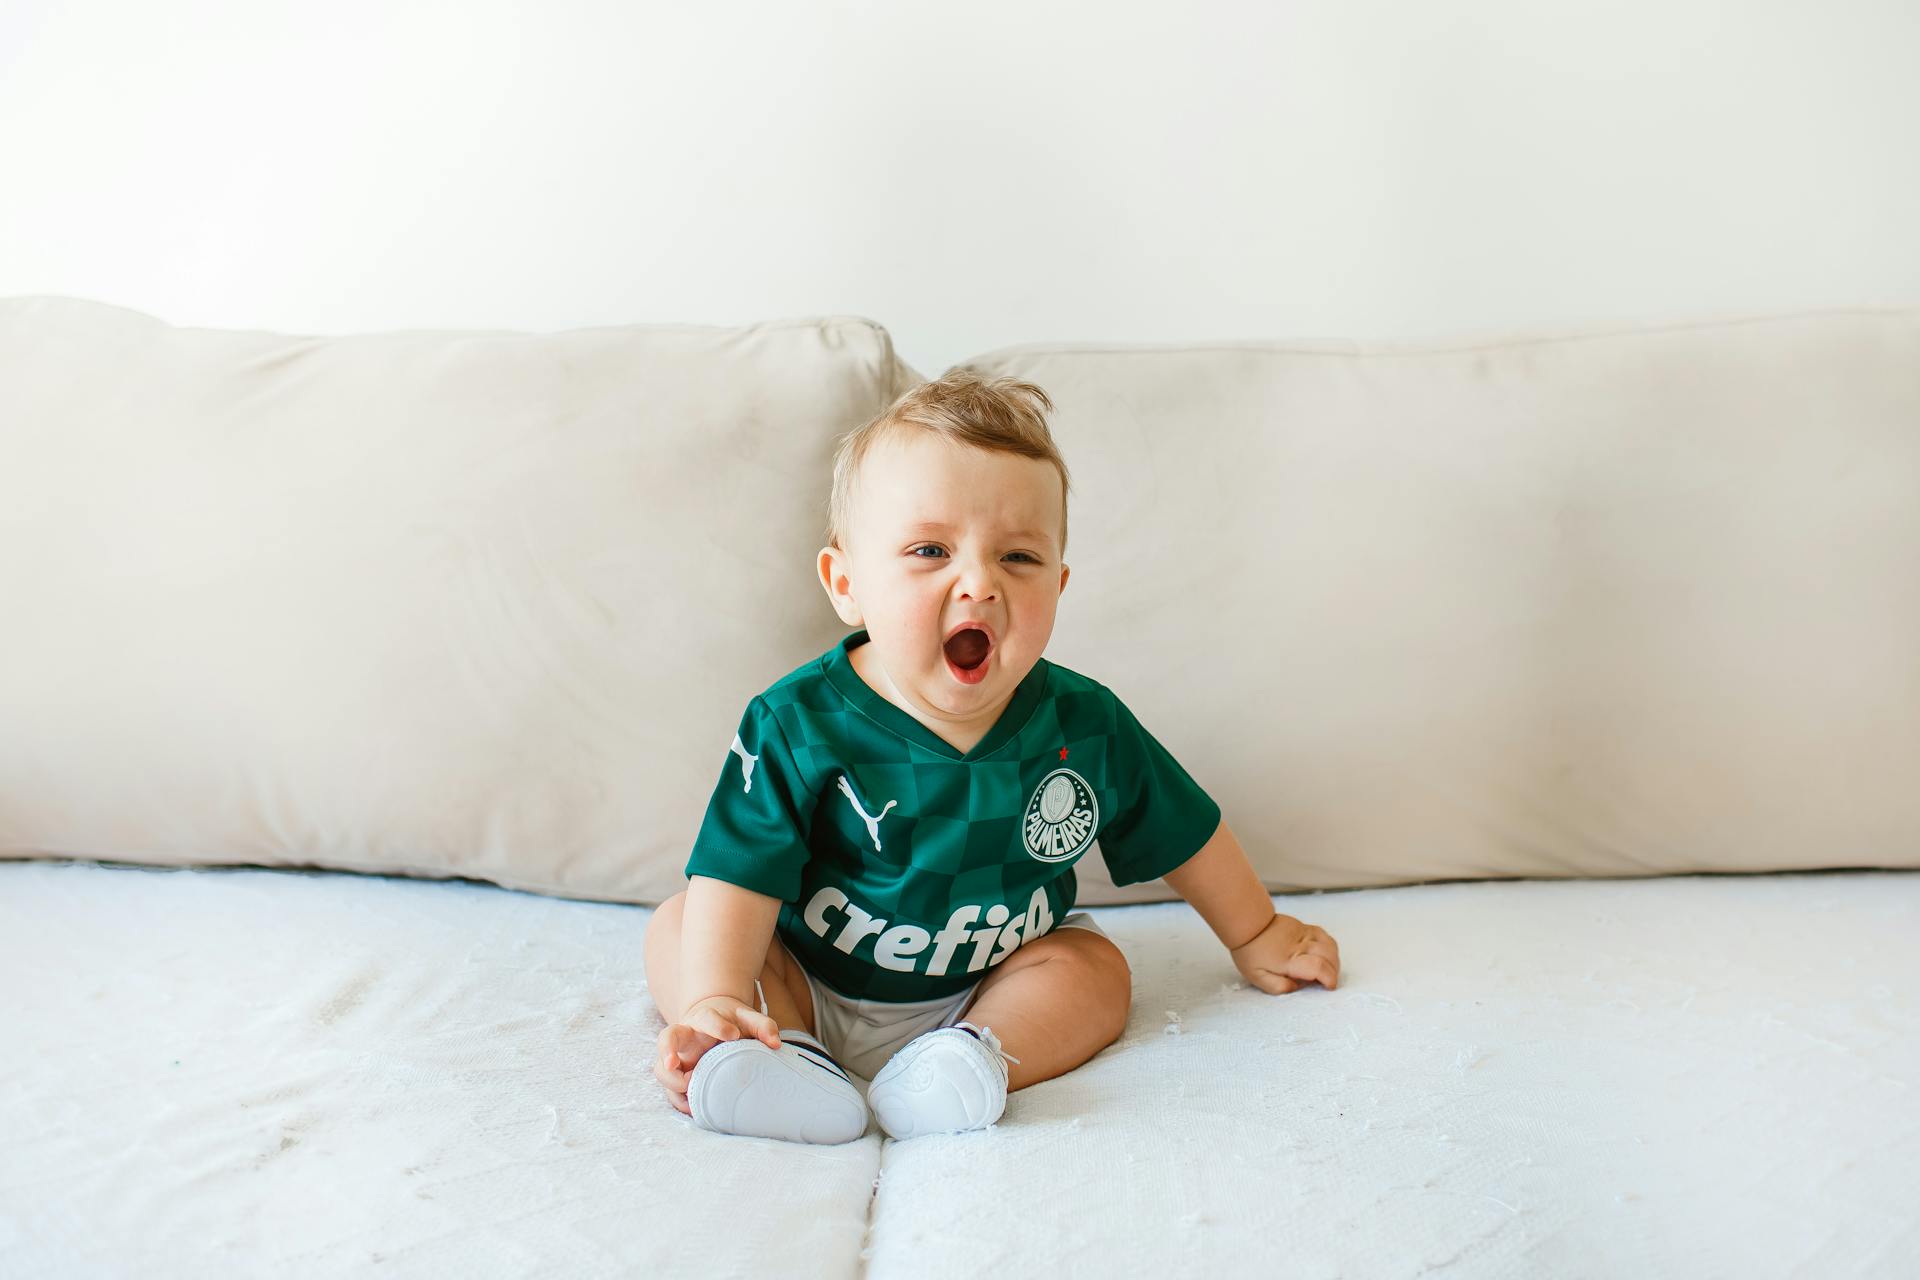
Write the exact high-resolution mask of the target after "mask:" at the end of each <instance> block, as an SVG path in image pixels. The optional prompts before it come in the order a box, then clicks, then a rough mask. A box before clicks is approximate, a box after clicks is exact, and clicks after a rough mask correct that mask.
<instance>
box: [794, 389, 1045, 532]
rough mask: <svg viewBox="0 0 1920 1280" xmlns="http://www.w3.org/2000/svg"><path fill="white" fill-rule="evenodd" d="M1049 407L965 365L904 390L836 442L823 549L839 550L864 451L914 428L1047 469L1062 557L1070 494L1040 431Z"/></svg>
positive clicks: (1032, 393) (1031, 392) (1034, 393)
mask: <svg viewBox="0 0 1920 1280" xmlns="http://www.w3.org/2000/svg"><path fill="white" fill-rule="evenodd" d="M1052 408H1053V401H1052V400H1050V399H1048V398H1047V393H1046V392H1044V391H1042V390H1041V389H1040V388H1039V387H1037V386H1035V385H1034V384H1033V383H1031V382H1021V381H1019V380H1018V379H1015V378H1007V377H1001V378H989V377H986V376H985V375H984V374H982V373H981V372H980V371H979V370H977V369H974V368H972V367H970V366H967V365H959V366H956V367H954V368H952V369H949V370H947V372H946V373H944V374H942V375H941V376H940V377H938V378H936V379H934V380H933V381H931V382H923V383H921V384H920V385H919V386H917V387H914V388H912V389H911V390H909V391H907V392H906V393H905V394H903V395H902V396H900V398H899V399H897V400H895V401H894V402H893V403H892V404H890V405H888V406H887V407H886V408H885V409H883V410H881V411H880V412H879V413H878V414H876V415H874V417H873V418H872V419H871V420H869V421H868V422H866V423H864V424H862V425H861V426H859V427H856V428H854V429H853V430H852V431H849V432H848V433H847V434H846V435H844V436H842V437H840V447H839V448H838V450H836V451H835V453H834V457H833V492H832V494H831V496H830V497H829V498H828V500H827V545H828V546H831V547H837V548H840V549H841V550H845V549H846V546H847V544H846V542H845V540H844V539H845V538H846V534H847V530H848V522H849V519H850V517H851V515H852V512H853V482H854V479H855V477H856V476H857V475H858V474H859V471H860V462H861V459H863V458H865V457H866V456H867V451H868V450H870V449H871V448H873V446H874V445H875V444H876V443H878V442H879V441H880V440H881V439H883V438H884V437H886V436H887V435H889V434H891V433H894V432H899V431H905V430H908V429H913V428H918V429H919V430H922V431H927V432H931V433H932V434H934V435H937V436H939V437H941V438H942V439H945V440H950V441H952V442H953V443H955V444H964V445H971V446H972V447H973V448H975V449H985V450H987V451H988V452H991V453H1011V454H1017V455H1018V456H1020V457H1022V458H1038V459H1040V460H1041V461H1043V462H1048V463H1051V464H1052V465H1053V469H1054V470H1055V471H1058V472H1059V473H1060V553H1061V554H1062V555H1065V554H1066V550H1067V515H1066V510H1067V495H1068V494H1069V493H1071V492H1072V491H1073V481H1072V478H1071V477H1070V476H1068V474H1067V463H1066V460H1065V459H1064V458H1062V457H1061V456H1060V450H1059V448H1058V447H1057V446H1055V444H1054V443H1053V433H1052V432H1051V431H1049V430H1048V429H1047V419H1046V414H1047V412H1048V411H1049V410H1051V409H1052Z"/></svg>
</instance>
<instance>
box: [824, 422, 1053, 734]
mask: <svg viewBox="0 0 1920 1280" xmlns="http://www.w3.org/2000/svg"><path fill="white" fill-rule="evenodd" d="M1064 503H1065V497H1064V495H1063V494H1062V493H1061V486H1060V473H1059V472H1058V471H1056V470H1054V468H1053V467H1052V466H1051V465H1050V464H1048V463H1046V462H1044V461H1042V460H1040V459H1038V458H1022V457H1017V456H1015V455H1012V454H1005V453H989V452H987V451H985V450H981V449H974V448H970V447H968V446H966V445H958V444H952V443H950V442H948V441H946V440H944V439H942V438H941V437H939V436H936V435H932V434H930V433H928V432H924V431H916V430H908V431H902V432H896V433H894V434H893V435H890V436H888V437H885V438H883V439H882V440H881V441H880V442H879V443H877V444H876V445H875V446H874V447H873V448H872V449H871V450H870V451H869V452H868V454H867V456H866V458H865V459H864V460H862V462H861V464H860V474H859V477H858V479H857V480H856V482H855V486H854V492H853V510H852V512H851V513H850V515H849V521H850V524H851V528H850V529H849V530H848V531H847V536H846V541H847V543H848V546H847V547H846V548H845V549H838V548H832V547H827V548H823V549H822V550H821V552H820V558H819V569H820V575H821V581H822V583H823V584H824V585H825V586H826V588H827V593H828V595H829V596H830V597H831V598H832V599H833V602H834V608H835V609H836V611H838V612H839V614H840V617H841V620H842V621H844V622H846V623H848V624H849V625H854V626H865V627H866V629H867V631H868V634H869V636H870V643H871V647H872V649H873V650H874V652H873V653H872V654H870V655H868V657H869V659H871V658H875V657H877V658H878V659H879V664H878V665H879V666H880V667H882V668H883V669H884V674H885V678H886V680H887V681H888V682H890V683H891V684H892V686H893V688H892V689H891V690H887V689H882V690H881V692H882V693H885V694H886V695H887V696H888V697H889V698H890V699H891V700H892V701H894V702H896V703H898V704H900V705H901V706H902V707H904V708H905V709H906V710H907V711H909V712H911V713H913V714H914V715H915V716H916V717H917V718H919V719H920V720H922V721H923V722H928V723H937V724H944V725H948V726H951V727H953V728H955V729H960V730H965V729H968V728H970V727H978V726H979V725H981V724H991V723H992V722H993V720H995V719H997V718H998V716H999V714H1000V711H1001V710H1002V709H1003V708H1004V707H1005V706H1006V703H1007V701H1008V700H1009V699H1010V698H1011V697H1012V696H1013V692H1014V690H1015V689H1016V688H1018V687H1019V684H1020V681H1021V680H1022V679H1024V678H1025V677H1026V675H1027V673H1028V672H1029V671H1031V670H1032V669H1033V666H1034V664H1035V663H1036V662H1038V661H1039V660H1040V656H1041V654H1042V652H1043V651H1044V650H1045V649H1046V647H1047V641H1048V639H1049V638H1050V637H1051V636H1052V635H1053V618H1054V610H1055V608H1056V606H1057V605H1058V603H1059V600H1060V593H1061V592H1062V591H1063V590H1065V589H1066V585H1067V566H1066V565H1065V564H1063V563H1061V560H1060V554H1061V549H1060V535H1061V525H1062V523H1063V522H1064V518H1065V509H1064ZM963 622H977V623H979V624H980V626H981V627H983V628H984V629H985V631H986V632H987V635H988V637H989V638H990V640H991V644H990V645H989V646H988V647H987V649H986V657H985V660H984V661H983V662H980V663H979V664H978V665H974V666H973V667H972V669H971V670H968V669H966V668H965V667H963V666H961V665H958V664H956V663H955V662H954V661H953V658H954V657H955V656H957V657H959V658H960V661H961V662H962V663H967V664H969V665H971V664H972V663H973V661H974V659H975V658H976V657H977V652H975V653H969V652H967V651H966V650H965V649H964V648H963V647H961V646H960V645H956V646H954V647H953V648H951V649H950V648H949V647H948V645H947V641H948V639H949V638H950V637H951V636H952V635H953V634H954V632H955V630H956V628H959V627H960V624H961V623H963ZM976 649H977V646H976ZM896 695H897V696H896Z"/></svg>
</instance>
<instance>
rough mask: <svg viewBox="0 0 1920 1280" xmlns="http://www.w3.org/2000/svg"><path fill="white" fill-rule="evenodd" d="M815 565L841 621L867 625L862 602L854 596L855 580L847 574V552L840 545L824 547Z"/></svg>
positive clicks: (857, 625) (855, 624) (854, 624)
mask: <svg viewBox="0 0 1920 1280" xmlns="http://www.w3.org/2000/svg"><path fill="white" fill-rule="evenodd" d="M815 567H816V568H817V569H818V570H819V573H820V586H821V587H822V588H823V589H824V590H825V591H826V593H827V599H828V600H830V601H831V602H832V603H833V611H834V612H835V613H837V614H839V615H840V621H842V622H844V623H846V624H847V625H848V626H850V627H862V626H865V625H866V619H865V618H863V617H862V616H861V613H860V604H859V602H858V601H856V600H855V599H854V598H853V591H852V587H853V582H852V580H851V579H850V578H848V576H847V554H846V552H844V551H842V550H840V548H838V547H822V548H820V555H819V558H818V560H817V561H816V564H815Z"/></svg>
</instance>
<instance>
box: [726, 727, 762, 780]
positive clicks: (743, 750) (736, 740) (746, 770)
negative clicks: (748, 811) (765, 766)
mask: <svg viewBox="0 0 1920 1280" xmlns="http://www.w3.org/2000/svg"><path fill="white" fill-rule="evenodd" d="M727 749H728V750H729V751H731V752H733V754H735V755H737V756H739V757H740V776H741V777H743V778H745V779H746V783H747V785H746V786H745V787H743V788H741V794H742V795H745V794H746V793H747V792H749V791H751V790H753V766H754V765H755V764H756V763H758V762H759V759H760V757H759V756H750V755H748V754H747V744H746V743H744V742H742V741H740V735H739V734H737V733H736V734H734V735H733V745H732V746H731V747H729V748H727Z"/></svg>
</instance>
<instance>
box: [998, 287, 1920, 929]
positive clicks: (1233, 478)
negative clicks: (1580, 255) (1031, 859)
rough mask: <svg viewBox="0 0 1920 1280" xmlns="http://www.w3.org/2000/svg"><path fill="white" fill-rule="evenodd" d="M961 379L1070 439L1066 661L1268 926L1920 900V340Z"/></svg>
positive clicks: (1290, 349) (1058, 653)
mask: <svg viewBox="0 0 1920 1280" xmlns="http://www.w3.org/2000/svg"><path fill="white" fill-rule="evenodd" d="M968 363H970V364H973V365H976V366H978V367H980V368H982V369H984V370H986V371H987V372H989V373H994V374H1011V375H1015V376H1019V377H1023V378H1029V379H1031V380H1033V381H1035V382H1037V383H1038V384H1039V385H1040V386H1041V387H1043V388H1045V389H1046V391H1047V393H1048V394H1049V395H1050V396H1051V397H1052V398H1053V400H1054V402H1055V404H1056V405H1057V406H1058V412H1057V413H1056V414H1055V415H1054V418H1053V429H1054V435H1055V437H1056V439H1058V441H1059V443H1060V446H1061V448H1062V450H1063V451H1064V453H1065V455H1066V459H1067V463H1068V465H1069V466H1070V467H1071V468H1072V471H1073V485H1074V493H1073V508H1072V512H1071V534H1070V538H1069V545H1068V547H1067V562H1068V563H1069V564H1070V565H1071V566H1072V568H1073V576H1072V580H1071V581H1070V582H1069V583H1068V584H1067V590H1066V594H1065V595H1064V596H1062V598H1061V601H1060V611H1059V619H1058V622H1057V624H1056V628H1055V631H1054V637H1053V642H1052V644H1051V645H1050V646H1049V648H1048V651H1047V656H1048V657H1050V658H1054V659H1056V660H1058V661H1060V662H1062V663H1064V664H1065V665H1067V666H1069V667H1073V668H1075V669H1076V670H1083V671H1086V672H1088V673H1089V674H1091V675H1094V676H1096V677H1098V678H1099V679H1100V680H1102V681H1104V682H1105V683H1106V684H1108V685H1109V686H1111V687H1112V688H1113V689H1114V691H1115V692H1116V693H1118V694H1119V695H1120V696H1121V697H1122V698H1123V699H1125V700H1126V702H1127V704H1128V705H1129V706H1131V707H1133V708H1134V710H1135V711H1137V712H1138V713H1139V715H1140V718H1141V721H1142V722H1143V723H1144V724H1145V725H1146V726H1147V728H1148V729H1149V730H1151V731H1152V732H1153V733H1154V734H1155V735H1156V736H1159V737H1160V738H1161V740H1162V741H1163V742H1165V743H1166V745H1167V746H1168V748H1169V749H1170V750H1172V752H1173V754H1174V755H1176V756H1177V757H1179V759H1180V761H1181V763H1182V764H1183V765H1185V766H1186V767H1187V769H1188V771H1189V772H1191V773H1192V774H1193V775H1194V776H1195V777H1196V778H1197V779H1198V780H1199V781H1200V782H1201V784H1202V785H1204V786H1206V787H1208V788H1209V789H1210V790H1211V791H1212V792H1213V794H1214V796H1215V798H1216V799H1218V800H1219V801H1220V802H1221V806H1222V808H1223V809H1224V810H1225V814H1226V820H1227V822H1228V824H1229V825H1230V826H1231V827H1232V829H1233V830H1234V831H1235V833H1236V834H1238V835H1239V837H1240V839H1241V841H1242V843H1243V844H1244V845H1245V846H1246V848H1247V851H1248V853H1249V854H1250V856H1251V857H1252V860H1253V863H1254V866H1255V868H1256V870H1258V871H1259V873H1260V874H1261V876H1262V878H1263V879H1265V880H1266V881H1267V884H1268V887H1269V888H1272V889H1276V890H1286V891H1291V890H1295V889H1300V888H1335V887H1343V886H1355V885H1372V884H1394V883H1405V882H1409V881H1420V880H1442V879H1454V878H1466V879H1480V878H1485V877H1497V876H1537V877H1552V876H1637V875H1648V874H1657V873H1660V872H1671V871H1696V870H1716V871H1730V870H1749V871H1769V870H1786V869H1791V868H1799V867H1829V866H1832V867H1882V866H1884V867H1915V866H1920V787H1917V786H1915V785H1914V779H1915V778H1916V777H1920V663H1917V662H1916V657H1915V655H1916V654H1920V571H1916V566H1920V375H1916V370H1920V310H1914V309H1909V310H1890V311H1867V310H1862V311H1844V312H1835V313H1830V314H1829V313H1812V314H1803V315H1792V316H1784V317H1775V318H1765V319H1755V320H1749V321H1738V322H1735V321H1728V322H1719V323H1711V324H1700V325H1692V326H1675V327H1669V328H1661V329H1652V328H1648V329H1634V330H1628V331H1622V332H1614V333H1594V334H1587V335H1568V336H1555V337H1514V338H1510V339H1505V340H1487V341H1484V342H1476V343H1472V344H1446V343H1434V344H1418V345H1416V344H1398V345H1385V344H1382V345H1366V344H1360V343H1326V344H1320V345H1319V346H1317V347H1314V346H1312V345H1308V346H1306V347H1302V346H1299V345H1291V344H1281V343H1237V344H1221V345H1214V346H1149V345H1144V344H1141V345H1133V346H1121V347H1095V346H1089V345H1048V346H1026V347H1013V348H1007V349H1004V350H1002V351H998V352H992V353H988V354H986V355H983V356H979V357H976V358H975V359H973V360H971V361H968ZM1099 861H1100V860H1099V859H1098V858H1088V859H1087V860H1086V865H1088V867H1089V869H1090V874H1088V875H1087V877H1086V879H1087V885H1086V888H1085V890H1084V891H1083V892H1082V894H1081V896H1080V902H1081V903H1083V904H1098V903H1111V902H1116V901H1127V900H1139V899H1141V898H1145V897H1149V896H1155V897H1166V896H1170V895H1169V893H1168V891H1167V889H1166V887H1165V885H1164V884H1158V883H1156V884H1154V885H1150V886H1140V887H1138V888H1130V889H1128V890H1124V891H1116V890H1114V889H1113V888H1112V887H1111V886H1109V885H1105V884H1103V883H1102V877H1100V875H1099V868H1098V865H1097V864H1098V863H1099Z"/></svg>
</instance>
